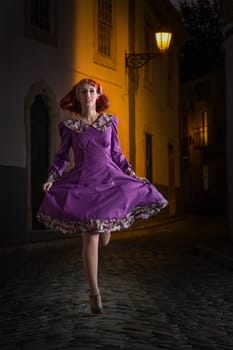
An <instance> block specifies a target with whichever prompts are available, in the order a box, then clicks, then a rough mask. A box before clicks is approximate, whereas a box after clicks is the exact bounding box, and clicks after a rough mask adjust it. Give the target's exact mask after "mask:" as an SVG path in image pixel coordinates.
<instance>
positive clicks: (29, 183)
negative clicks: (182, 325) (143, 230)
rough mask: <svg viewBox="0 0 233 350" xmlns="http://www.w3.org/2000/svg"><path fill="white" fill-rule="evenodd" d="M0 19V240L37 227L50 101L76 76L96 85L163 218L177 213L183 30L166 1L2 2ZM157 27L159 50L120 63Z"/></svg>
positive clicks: (53, 111) (49, 146)
mask: <svg viewBox="0 0 233 350" xmlns="http://www.w3.org/2000/svg"><path fill="white" fill-rule="evenodd" d="M0 17H1V26H2V31H1V32H2V34H3V35H2V37H1V47H2V48H4V50H2V52H1V70H2V72H1V73H2V74H1V76H2V81H3V82H4V84H2V86H1V89H2V93H1V102H2V103H1V105H2V113H1V124H2V125H1V126H2V127H1V128H0V135H1V141H2V147H1V150H0V169H1V172H0V178H1V183H2V196H1V215H2V229H1V238H0V239H1V240H12V239H13V240H25V239H30V238H31V237H32V235H33V234H34V233H35V232H36V231H38V230H41V229H42V227H40V226H39V225H38V223H37V222H36V218H35V217H36V212H37V209H38V207H39V204H40V202H41V200H42V198H43V193H42V191H41V186H42V183H43V182H44V181H45V179H46V178H47V168H48V165H49V164H50V163H51V162H52V160H53V157H54V154H55V152H56V150H57V148H58V145H59V134H58V129H57V125H58V123H59V121H60V120H62V119H64V118H66V117H67V114H66V113H64V112H62V111H61V110H60V109H59V101H60V99H61V97H63V96H64V95H65V94H66V93H67V92H68V91H69V90H70V88H71V87H72V86H73V85H74V84H75V83H76V82H77V81H79V80H80V79H82V78H84V77H88V78H92V79H94V80H97V81H98V82H100V83H101V84H102V85H103V87H104V90H105V91H104V92H105V93H106V95H108V96H109V98H110V103H111V106H110V109H109V112H111V113H114V114H115V115H117V116H118V118H119V121H120V122H119V138H120V141H121V147H122V151H123V152H124V154H125V155H126V157H127V158H128V159H129V160H130V162H131V163H132V165H133V167H134V169H135V171H136V173H137V174H138V175H139V176H148V177H149V178H150V180H151V181H152V182H153V183H154V184H155V185H156V186H157V187H158V188H159V189H160V190H161V191H162V192H163V193H164V194H165V195H166V196H167V197H168V199H169V202H170V206H169V207H168V209H166V210H165V214H164V215H177V214H178V213H179V212H180V207H181V205H180V192H181V191H180V164H179V160H180V156H179V113H178V99H179V78H178V77H179V68H178V56H179V49H180V45H181V44H182V40H183V34H182V30H183V27H182V25H181V22H180V19H179V17H178V15H177V13H176V11H175V9H174V8H173V7H172V6H171V5H170V3H169V1H167V0H166V1H156V3H155V2H154V1H150V0H147V1H142V0H135V1H132V0H128V1H125V0H99V1H97V0H86V1H82V0H69V1H65V0H61V1H56V0H50V1H43V0H40V1H38V0H37V1H35V0H24V1H16V0H9V1H7V2H4V3H2V5H1V12H0ZM9 23H10V24H9ZM163 23H168V24H169V25H170V27H171V29H172V31H173V43H172V47H171V50H170V51H169V53H168V55H166V56H165V57H163V58H159V59H156V60H154V61H151V62H149V63H148V64H147V65H146V66H145V67H143V68H142V69H140V70H132V69H127V68H126V66H125V53H126V52H138V51H139V52H140V51H149V50H154V43H153V32H154V30H155V29H156V27H157V26H158V25H161V24H163ZM71 158H72V154H71ZM71 166H72V162H71Z"/></svg>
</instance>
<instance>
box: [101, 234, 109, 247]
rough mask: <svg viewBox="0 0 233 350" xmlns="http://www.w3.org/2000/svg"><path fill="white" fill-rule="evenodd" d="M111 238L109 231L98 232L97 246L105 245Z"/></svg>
mask: <svg viewBox="0 0 233 350" xmlns="http://www.w3.org/2000/svg"><path fill="white" fill-rule="evenodd" d="M110 239H111V232H110V231H107V232H103V233H100V234H99V247H106V246H107V245H108V244H109V242H110Z"/></svg>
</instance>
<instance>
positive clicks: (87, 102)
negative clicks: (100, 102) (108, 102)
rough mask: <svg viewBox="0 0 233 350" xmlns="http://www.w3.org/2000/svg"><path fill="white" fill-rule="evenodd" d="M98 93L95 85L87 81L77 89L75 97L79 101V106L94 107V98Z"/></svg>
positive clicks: (96, 97)
mask: <svg viewBox="0 0 233 350" xmlns="http://www.w3.org/2000/svg"><path fill="white" fill-rule="evenodd" d="M99 96H100V94H99V93H98V92H97V90H96V87H95V86H92V85H90V84H88V83H84V84H82V85H81V86H80V87H79V88H78V91H77V99H78V100H79V101H80V103H81V107H82V108H83V107H95V105H96V100H97V99H98V97H99Z"/></svg>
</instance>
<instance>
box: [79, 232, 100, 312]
mask: <svg viewBox="0 0 233 350" xmlns="http://www.w3.org/2000/svg"><path fill="white" fill-rule="evenodd" d="M82 238H83V262H84V266H85V268H86V271H87V276H88V281H89V285H90V306H91V311H92V312H93V313H95V314H101V313H102V312H103V308H102V301H101V295H100V292H99V286H98V245H99V234H97V233H96V234H89V233H83V235H82Z"/></svg>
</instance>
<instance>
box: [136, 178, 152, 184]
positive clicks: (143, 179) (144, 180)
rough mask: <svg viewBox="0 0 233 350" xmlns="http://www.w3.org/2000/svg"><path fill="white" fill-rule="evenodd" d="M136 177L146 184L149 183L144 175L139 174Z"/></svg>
mask: <svg viewBox="0 0 233 350" xmlns="http://www.w3.org/2000/svg"><path fill="white" fill-rule="evenodd" d="M136 179H138V180H140V181H142V182H145V183H146V184H149V183H150V181H149V180H148V179H147V178H146V177H140V176H136Z"/></svg>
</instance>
